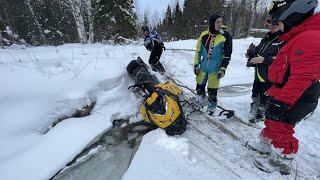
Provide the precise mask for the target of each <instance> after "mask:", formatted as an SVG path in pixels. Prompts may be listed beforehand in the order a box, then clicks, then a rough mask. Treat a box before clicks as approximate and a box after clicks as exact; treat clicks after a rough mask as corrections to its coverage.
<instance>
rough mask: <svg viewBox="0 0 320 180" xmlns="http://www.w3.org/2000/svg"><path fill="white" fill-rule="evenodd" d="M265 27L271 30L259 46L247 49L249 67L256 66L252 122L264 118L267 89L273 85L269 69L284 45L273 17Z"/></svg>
mask: <svg viewBox="0 0 320 180" xmlns="http://www.w3.org/2000/svg"><path fill="white" fill-rule="evenodd" d="M265 27H266V28H268V29H269V30H270V31H269V32H268V33H267V34H266V36H265V37H264V38H263V39H262V40H261V41H260V43H259V45H258V46H255V45H253V44H252V43H251V44H250V46H249V49H248V50H247V53H246V57H247V58H248V63H247V67H254V69H255V73H254V74H255V77H254V82H253V87H252V96H251V98H252V103H251V104H250V105H251V109H250V113H251V114H252V115H253V118H252V119H250V120H249V121H250V122H252V123H255V122H258V121H261V120H263V118H264V117H263V114H264V111H265V106H266V100H267V98H266V95H265V93H266V91H267V90H268V89H269V88H270V87H271V85H272V84H271V83H270V81H269V79H268V69H269V66H270V65H271V63H272V62H273V60H274V58H275V56H276V55H277V53H278V51H279V49H280V48H281V47H282V46H283V45H284V41H281V40H279V30H280V29H279V28H278V26H275V25H272V24H271V17H268V18H267V19H266V21H265Z"/></svg>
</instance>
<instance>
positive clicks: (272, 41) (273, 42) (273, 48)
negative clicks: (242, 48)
mask: <svg viewBox="0 0 320 180" xmlns="http://www.w3.org/2000/svg"><path fill="white" fill-rule="evenodd" d="M278 37H279V35H278V34H277V33H274V34H273V33H271V32H268V33H267V35H266V36H265V37H264V38H263V39H262V40H261V41H260V43H259V45H258V46H256V47H255V48H254V49H253V51H252V52H251V53H250V55H249V56H250V58H249V60H250V59H251V58H253V57H257V56H258V55H260V56H263V57H264V61H263V63H261V64H256V65H254V67H255V80H257V81H260V82H269V80H268V68H269V65H271V63H272V62H273V60H274V58H275V56H276V55H277V53H278V52H279V50H280V48H281V47H282V46H283V45H284V42H283V41H280V40H279V39H278Z"/></svg>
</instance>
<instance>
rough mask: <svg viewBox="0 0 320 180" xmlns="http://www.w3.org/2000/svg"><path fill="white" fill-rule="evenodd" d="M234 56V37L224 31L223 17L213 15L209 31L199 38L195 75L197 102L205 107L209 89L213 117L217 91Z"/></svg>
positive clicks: (209, 110) (210, 108)
mask: <svg viewBox="0 0 320 180" xmlns="http://www.w3.org/2000/svg"><path fill="white" fill-rule="evenodd" d="M231 54H232V37H231V35H230V34H229V33H228V32H227V31H225V30H223V29H222V17H221V16H220V15H217V14H213V15H212V16H211V17H210V20H209V29H208V30H206V31H204V32H202V33H201V35H200V37H199V38H198V42H197V47H196V53H195V58H194V73H195V74H196V81H197V87H196V90H197V101H198V103H199V104H200V105H202V106H203V105H204V99H205V88H206V85H207V84H208V86H207V89H208V102H209V103H208V105H207V111H208V113H209V114H210V115H212V114H213V113H214V111H215V109H216V107H217V91H218V88H219V82H220V79H221V78H223V77H224V75H225V72H226V69H227V67H228V64H229V61H230V58H231Z"/></svg>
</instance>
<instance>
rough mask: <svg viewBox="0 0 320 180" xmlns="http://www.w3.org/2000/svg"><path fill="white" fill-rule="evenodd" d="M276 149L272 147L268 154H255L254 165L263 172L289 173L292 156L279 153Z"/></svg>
mask: <svg viewBox="0 0 320 180" xmlns="http://www.w3.org/2000/svg"><path fill="white" fill-rule="evenodd" d="M276 151H277V150H275V149H274V148H272V150H271V154H270V156H266V157H261V156H257V157H256V158H255V160H254V165H255V166H256V167H257V168H258V169H260V170H262V171H265V172H269V173H271V172H280V173H281V174H282V175H288V174H290V171H291V164H292V161H293V157H286V156H285V155H282V154H281V155H280V154H279V153H278V152H276Z"/></svg>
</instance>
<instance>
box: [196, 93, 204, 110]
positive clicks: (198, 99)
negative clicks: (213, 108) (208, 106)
mask: <svg viewBox="0 0 320 180" xmlns="http://www.w3.org/2000/svg"><path fill="white" fill-rule="evenodd" d="M204 100H205V95H204V94H200V95H197V96H196V103H197V105H199V106H200V107H203V106H204Z"/></svg>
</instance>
